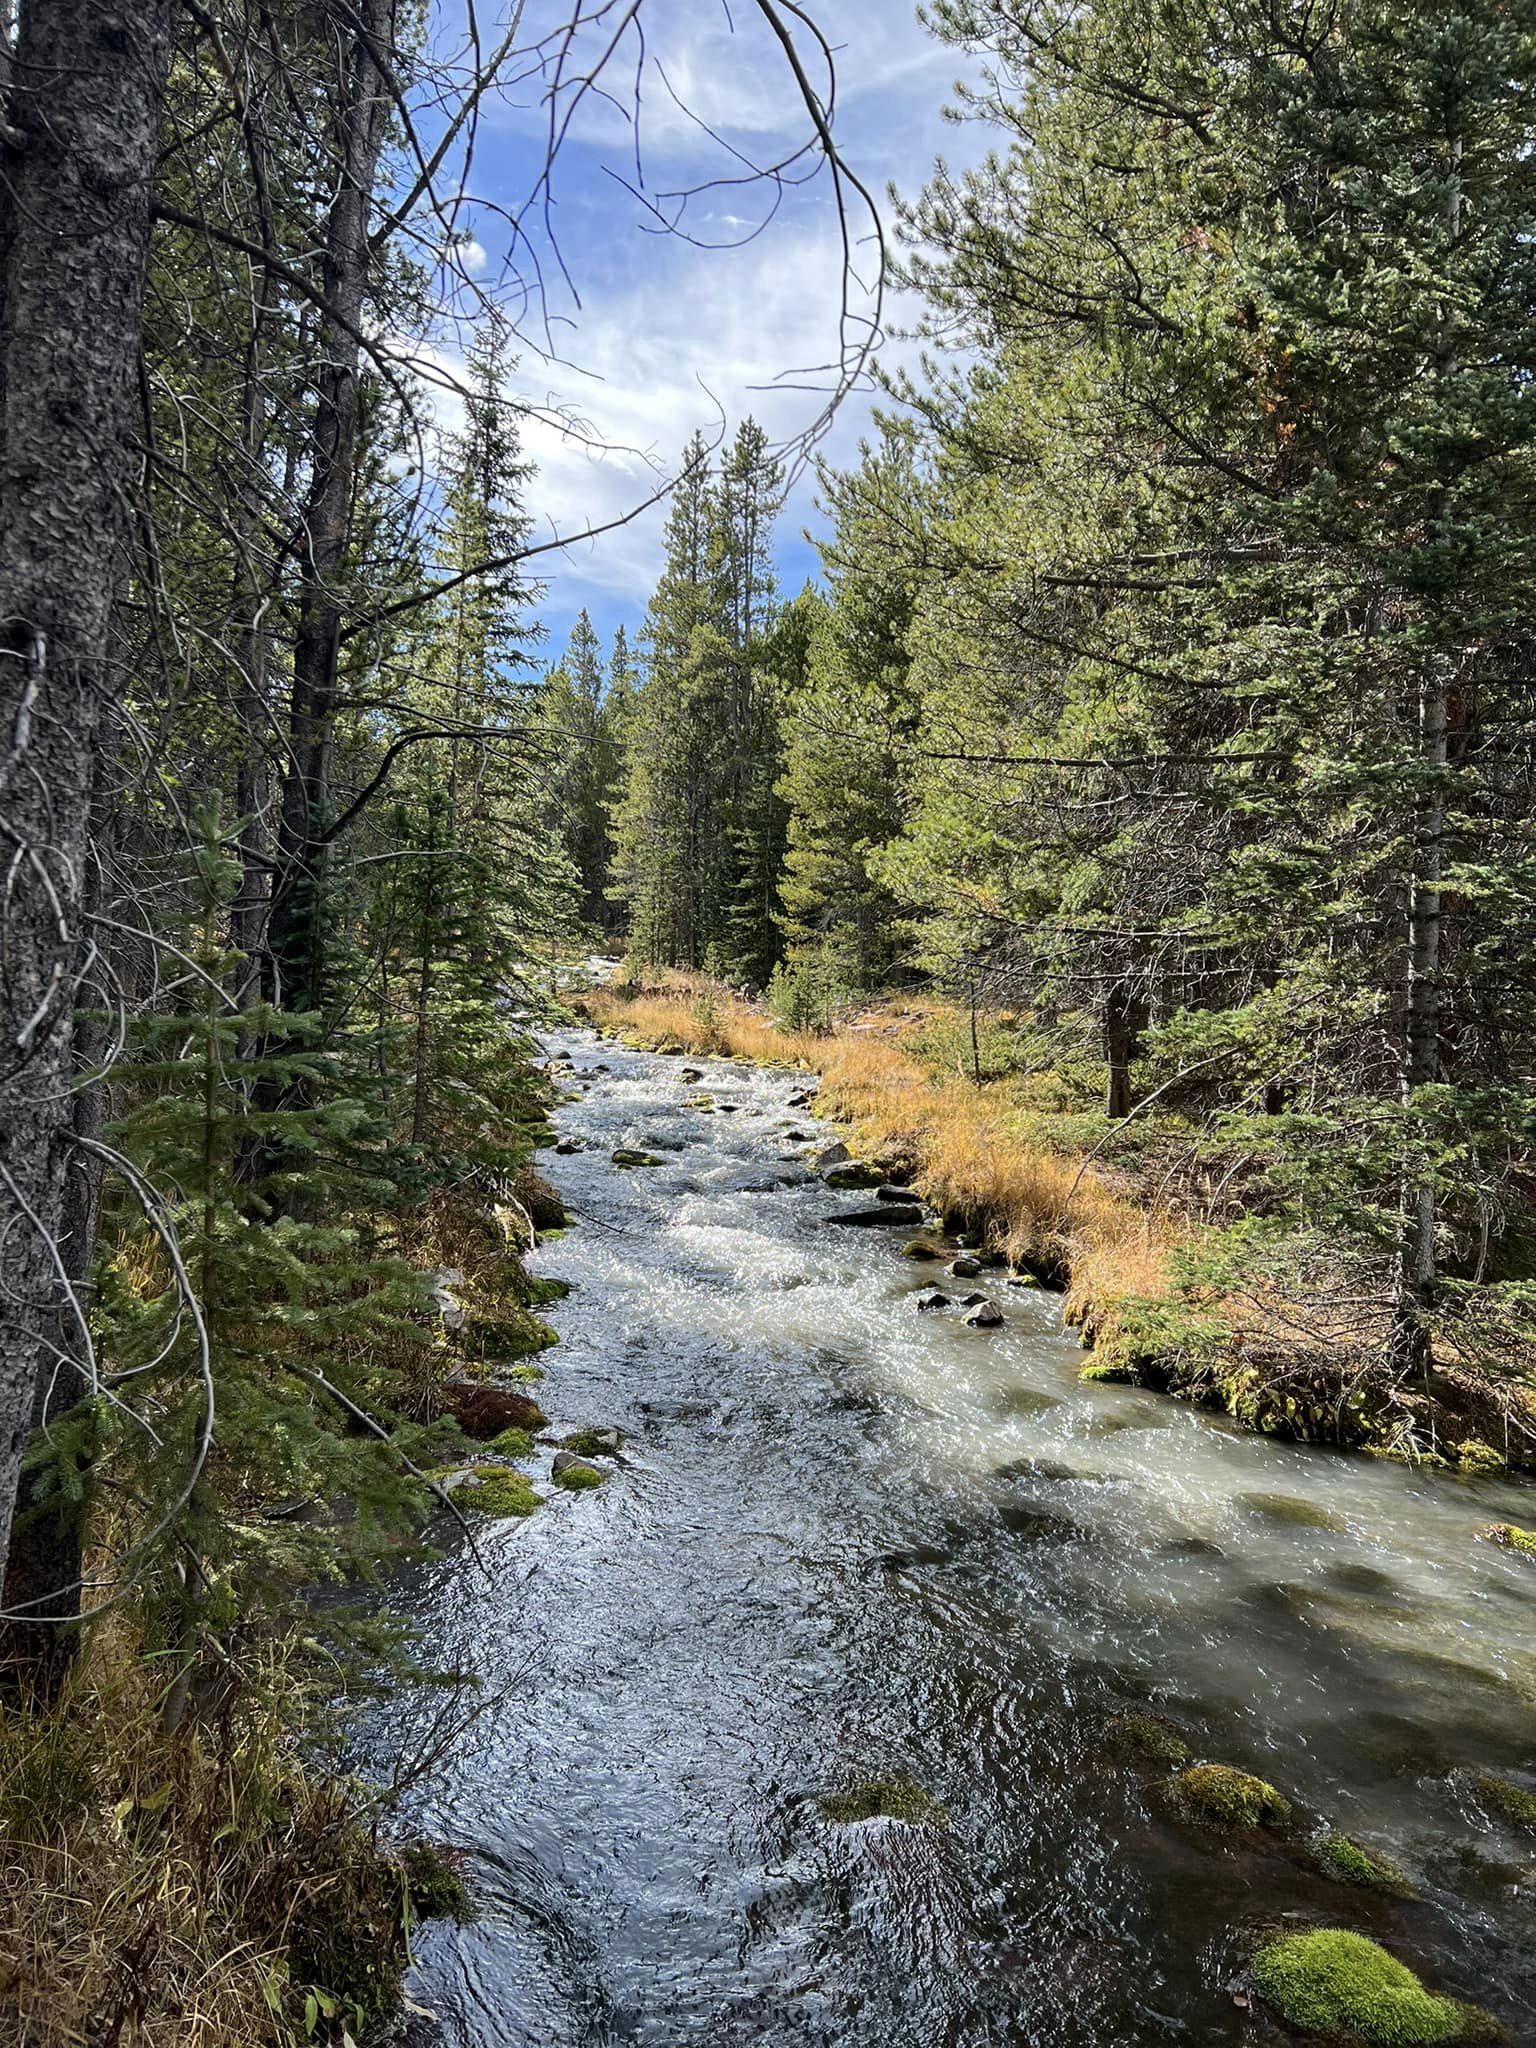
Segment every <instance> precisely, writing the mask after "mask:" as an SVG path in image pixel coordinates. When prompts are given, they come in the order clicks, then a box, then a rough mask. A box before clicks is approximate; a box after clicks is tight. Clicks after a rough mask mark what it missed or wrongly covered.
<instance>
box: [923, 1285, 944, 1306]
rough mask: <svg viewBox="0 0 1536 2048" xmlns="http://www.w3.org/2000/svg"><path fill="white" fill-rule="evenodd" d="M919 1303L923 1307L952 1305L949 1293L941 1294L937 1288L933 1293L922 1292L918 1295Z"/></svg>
mask: <svg viewBox="0 0 1536 2048" xmlns="http://www.w3.org/2000/svg"><path fill="white" fill-rule="evenodd" d="M917 1305H918V1307H919V1308H921V1309H930V1308H948V1307H949V1305H950V1302H949V1296H948V1295H947V1294H941V1293H940V1292H939V1290H938V1289H937V1288H935V1289H934V1290H933V1292H932V1293H931V1294H920V1295H919V1296H918V1297H917Z"/></svg>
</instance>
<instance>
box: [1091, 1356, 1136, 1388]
mask: <svg viewBox="0 0 1536 2048" xmlns="http://www.w3.org/2000/svg"><path fill="white" fill-rule="evenodd" d="M1077 1376H1078V1378H1079V1379H1080V1380H1088V1381H1091V1382H1098V1383H1102V1384H1108V1385H1110V1386H1117V1387H1134V1386H1135V1385H1136V1382H1137V1377H1138V1375H1137V1368H1136V1366H1135V1364H1134V1363H1133V1362H1132V1361H1131V1360H1130V1359H1128V1358H1093V1359H1090V1360H1089V1362H1088V1363H1087V1364H1086V1365H1084V1366H1079V1368H1078V1373H1077Z"/></svg>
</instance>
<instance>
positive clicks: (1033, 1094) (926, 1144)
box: [577, 974, 1536, 1471]
mask: <svg viewBox="0 0 1536 2048" xmlns="http://www.w3.org/2000/svg"><path fill="white" fill-rule="evenodd" d="M577 1006H578V1007H579V1008H580V1010H581V1011H582V1013H583V1014H584V1015H585V1016H586V1017H588V1018H589V1019H590V1020H591V1021H592V1022H593V1023H594V1024H596V1025H597V1026H598V1027H599V1028H600V1029H603V1030H605V1031H609V1032H612V1033H614V1034H616V1035H618V1036H620V1037H622V1038H624V1039H626V1040H628V1041H629V1042H631V1043H633V1044H636V1045H641V1046H645V1047H647V1048H649V1049H651V1050H654V1051H660V1052H671V1053H675V1054H687V1053H695V1054H699V1055H703V1056H709V1055H714V1056H720V1055H729V1056H733V1057H736V1058H744V1059H750V1060H755V1061H759V1062H763V1063H766V1064H776V1065H782V1064H786V1063H788V1064H792V1065H794V1066H797V1067H801V1068H804V1069H807V1070H809V1071H810V1072H813V1073H815V1074H817V1075H819V1077H820V1083H819V1087H818V1088H817V1090H816V1094H815V1100H814V1113H815V1114H816V1115H817V1116H819V1117H823V1118H829V1119H831V1120H833V1121H834V1122H837V1123H839V1124H843V1125H846V1126H848V1127H849V1128H848V1130H847V1133H846V1136H847V1142H848V1145H849V1148H850V1150H851V1152H852V1153H853V1155H854V1156H855V1157H856V1158H858V1159H861V1160H865V1161H868V1162H869V1163H870V1165H871V1166H872V1167H875V1168H878V1169H879V1171H880V1173H881V1175H882V1176H883V1177H885V1178H887V1179H890V1180H899V1181H901V1182H903V1183H904V1184H909V1185H911V1186H912V1187H913V1188H914V1189H915V1190H916V1192H917V1193H919V1194H920V1195H921V1196H922V1197H923V1199H924V1200H926V1201H927V1202H928V1203H929V1204H930V1205H931V1206H932V1207H933V1208H934V1209H935V1210H936V1211H937V1212H938V1214H939V1216H940V1217H941V1218H942V1220H943V1224H944V1227H945V1229H946V1231H949V1232H951V1233H958V1234H961V1235H964V1236H965V1237H966V1238H967V1239H968V1240H970V1241H971V1242H972V1243H974V1244H975V1245H976V1246H977V1247H978V1248H979V1249H981V1250H982V1251H983V1252H984V1253H985V1254H986V1255H989V1256H992V1257H996V1258H1000V1259H1003V1260H1006V1261H1007V1262H1008V1264H1009V1265H1011V1266H1012V1267H1013V1268H1014V1269H1015V1270H1017V1271H1020V1272H1027V1273H1032V1274H1034V1275H1035V1277H1036V1278H1038V1279H1039V1280H1041V1281H1042V1282H1044V1283H1045V1284H1047V1285H1051V1286H1059V1287H1061V1288H1063V1289H1064V1290H1065V1292H1066V1297H1067V1298H1066V1304H1065V1315H1066V1319H1067V1321H1068V1322H1069V1323H1070V1324H1071V1325H1072V1326H1074V1327H1075V1328H1077V1329H1078V1330H1080V1331H1081V1333H1082V1336H1083V1342H1084V1344H1085V1346H1090V1347H1091V1348H1092V1353H1093V1355H1092V1358H1091V1359H1090V1360H1089V1361H1088V1362H1087V1363H1086V1364H1085V1365H1084V1368H1083V1370H1084V1373H1085V1374H1086V1375H1088V1376H1090V1377H1093V1378H1098V1379H1113V1380H1123V1381H1128V1382H1133V1383H1135V1384H1139V1385H1141V1386H1145V1387H1149V1388H1152V1389H1154V1390H1156V1391H1159V1392H1164V1393H1168V1394H1172V1395H1175V1396H1178V1397H1180V1398H1183V1399H1187V1400H1190V1401H1194V1402H1196V1403H1198V1404H1199V1405H1201V1406H1205V1407H1210V1408H1216V1409H1223V1410H1225V1411H1226V1412H1227V1413H1228V1414H1230V1415H1232V1416H1233V1417H1234V1418H1235V1419H1236V1420H1237V1421H1238V1422H1240V1423H1242V1424H1243V1425H1244V1426H1246V1427H1248V1428H1252V1429H1256V1430H1262V1431H1265V1432H1266V1433H1269V1434H1273V1435H1277V1436H1288V1437H1293V1438H1297V1439H1300V1440H1302V1441H1306V1442H1313V1443H1329V1444H1336V1445H1340V1446H1343V1447H1345V1448H1349V1449H1358V1450H1364V1451H1368V1452H1370V1453H1371V1454H1373V1455H1376V1456H1385V1457H1393V1458H1400V1459H1403V1460H1405V1461H1409V1462H1414V1463H1427V1464H1435V1465H1442V1466H1450V1467H1456V1468H1459V1469H1462V1470H1467V1471H1492V1470H1497V1469H1499V1468H1501V1467H1504V1466H1512V1467H1515V1468H1525V1469H1536V1376H1533V1375H1532V1374H1531V1373H1530V1372H1528V1371H1525V1370H1520V1369H1513V1370H1498V1371H1490V1370H1489V1369H1488V1368H1487V1365H1486V1363H1485V1362H1480V1361H1477V1360H1474V1359H1473V1358H1470V1357H1465V1356H1457V1355H1453V1354H1452V1353H1451V1352H1450V1351H1449V1350H1446V1351H1444V1352H1442V1351H1441V1350H1440V1349H1438V1348H1437V1353H1436V1359H1435V1366H1434V1369H1433V1371H1432V1373H1431V1374H1429V1375H1428V1376H1427V1377H1426V1378H1424V1379H1418V1378H1415V1379H1414V1380H1413V1381H1412V1382H1409V1381H1405V1380H1404V1379H1403V1378H1402V1377H1401V1376H1400V1375H1399V1374H1397V1373H1394V1371H1393V1370H1392V1369H1391V1367H1390V1366H1389V1363H1388V1360H1387V1346H1386V1302H1385V1299H1384V1297H1383V1296H1382V1295H1381V1293H1380V1291H1379V1290H1378V1289H1374V1288H1373V1287H1372V1286H1371V1284H1370V1282H1369V1280H1368V1279H1367V1278H1366V1277H1365V1276H1364V1273H1363V1267H1362V1262H1361V1261H1360V1260H1359V1259H1357V1258H1355V1257H1354V1256H1353V1255H1352V1254H1351V1253H1350V1252H1349V1251H1348V1250H1347V1249H1341V1248H1339V1247H1338V1246H1336V1245H1335V1246H1331V1247H1327V1248H1325V1249H1324V1250H1323V1252H1322V1253H1321V1254H1319V1253H1318V1251H1317V1249H1316V1248H1315V1247H1314V1248H1312V1249H1311V1250H1310V1251H1309V1252H1308V1253H1307V1254H1306V1255H1302V1254H1301V1253H1299V1252H1298V1251H1297V1249H1296V1248H1295V1246H1294V1245H1293V1246H1291V1247H1289V1248H1288V1250H1287V1253H1286V1255H1285V1256H1284V1257H1283V1258H1281V1259H1279V1260H1278V1261H1271V1262H1270V1264H1269V1265H1268V1266H1267V1267H1266V1266H1265V1265H1264V1264H1263V1263H1262V1262H1256V1261H1255V1260H1254V1258H1253V1257H1252V1256H1251V1255H1234V1252H1233V1245H1234V1243H1235V1242H1236V1240H1237V1239H1238V1238H1239V1237H1240V1236H1241V1234H1242V1230H1243V1226H1244V1224H1245V1222H1246V1221H1248V1220H1249V1219H1248V1217H1247V1215H1246V1214H1245V1189H1246V1188H1248V1187H1250V1186H1251V1185H1253V1182H1252V1179H1251V1176H1250V1177H1248V1178H1246V1179H1245V1177H1244V1175H1243V1173H1242V1172H1241V1171H1240V1170H1239V1169H1240V1168H1241V1167H1242V1165H1243V1164H1244V1162H1242V1161H1235V1162H1229V1163H1223V1161H1222V1160H1221V1159H1220V1158H1219V1157H1217V1158H1212V1157H1211V1156H1210V1154H1209V1151H1208V1149H1207V1148H1205V1147H1202V1145H1201V1144H1200V1142H1199V1135H1198V1130H1197V1129H1195V1128H1194V1127H1193V1126H1192V1125H1191V1122H1190V1120H1189V1119H1188V1118H1185V1117H1181V1116H1179V1115H1178V1114H1176V1113H1170V1112H1167V1111H1164V1112H1162V1113H1161V1114H1158V1113H1149V1114H1148V1115H1146V1116H1145V1117H1142V1118H1139V1119H1136V1120H1135V1122H1134V1125H1131V1124H1125V1125H1112V1124H1110V1123H1109V1122H1108V1120H1107V1119H1106V1118H1105V1116H1104V1115H1103V1113H1102V1111H1101V1110H1099V1109H1097V1108H1096V1107H1094V1105H1093V1101H1092V1097H1091V1096H1090V1095H1089V1093H1088V1091H1087V1088H1086V1086H1085V1085H1084V1077H1082V1076H1077V1075H1074V1074H1072V1073H1071V1072H1070V1071H1068V1072H1063V1071H1062V1069H1061V1068H1060V1067H1059V1066H1056V1067H1046V1066H1042V1065H1038V1064H1031V1063H1030V1062H1029V1061H1028V1060H1027V1059H1026V1060H1023V1061H1022V1062H1021V1060H1020V1059H1019V1057H1018V1051H1017V1048H1018V1045H1019V1040H1018V1038H1017V1036H1011V1034H1010V1030H1009V1023H1010V1020H1008V1019H1006V1018H1004V1019H997V1018H988V1019H984V1020H982V1022H981V1024H980V1026H979V1027H977V1028H973V1020H972V1019H971V1018H970V1017H969V1016H968V1015H967V1013H965V1012H964V1011H962V1010H960V1009H958V1008H957V1007H955V1006H953V1005H949V1004H945V1003H943V1002H941V1001H938V1000H934V999H929V998H922V999H905V1000H892V1001H888V1002H884V1003H879V1004H875V1005H871V1006H870V1007H868V1008H866V1009H864V1010H862V1011H860V1012H858V1013H856V1014H854V1015H851V1016H849V1017H847V1018H845V1019H843V1020H842V1021H841V1022H840V1023H839V1024H838V1026H837V1027H836V1028H835V1029H834V1030H832V1031H830V1032H827V1033H812V1032H804V1031H790V1030H785V1029H781V1028H780V1027H779V1026H778V1025H776V1024H775V1023H774V1021H773V1020H772V1018H770V1017H769V1016H768V1014H767V1013H766V1011H765V1010H764V1009H762V1008H761V1007H760V1006H759V1005H757V1004H755V1003H752V1002H749V1001H747V1000H744V999H743V998H742V997H740V996H738V995H735V994H733V993H732V992H731V991H729V990H727V989H724V988H721V987H719V986H717V985H715V984H713V983H710V982H707V981H705V980H704V979H702V978H701V977H698V976H685V975H676V974H673V975H668V976H665V977H663V978H661V979H660V980H659V981H658V982H657V983H656V984H654V985H647V986H645V987H636V986H633V985H625V984H609V985H607V986H604V987H600V988H596V989H592V990H590V991H588V992H586V993H584V994H582V995H581V996H580V997H579V998H577Z"/></svg>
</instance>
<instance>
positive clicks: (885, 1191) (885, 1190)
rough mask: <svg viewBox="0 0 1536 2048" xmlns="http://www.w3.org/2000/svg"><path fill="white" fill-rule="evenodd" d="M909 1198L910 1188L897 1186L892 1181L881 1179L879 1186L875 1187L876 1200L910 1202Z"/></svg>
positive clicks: (910, 1196) (910, 1194) (910, 1197)
mask: <svg viewBox="0 0 1536 2048" xmlns="http://www.w3.org/2000/svg"><path fill="white" fill-rule="evenodd" d="M911 1199H912V1190H911V1189H910V1188H902V1187H898V1186H897V1185H896V1183H895V1182H894V1181H889V1180H887V1181H882V1182H881V1183H880V1185H879V1187H877V1188H876V1189H875V1200H876V1201H877V1202H910V1201H911Z"/></svg>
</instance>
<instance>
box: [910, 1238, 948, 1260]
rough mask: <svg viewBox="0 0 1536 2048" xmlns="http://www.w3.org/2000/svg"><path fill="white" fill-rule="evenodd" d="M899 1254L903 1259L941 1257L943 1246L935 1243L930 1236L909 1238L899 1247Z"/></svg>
mask: <svg viewBox="0 0 1536 2048" xmlns="http://www.w3.org/2000/svg"><path fill="white" fill-rule="evenodd" d="M901 1256H902V1257H903V1258H904V1259H942V1258H943V1256H944V1247H943V1245H941V1244H935V1243H934V1241H933V1239H932V1238H931V1237H914V1238H909V1239H908V1241H907V1242H906V1243H905V1244H904V1245H903V1246H902V1248H901Z"/></svg>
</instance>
